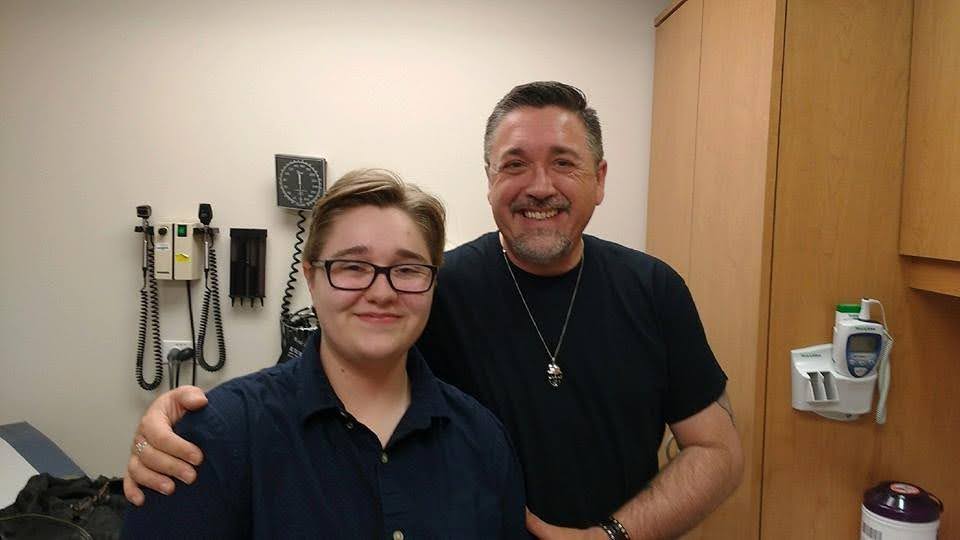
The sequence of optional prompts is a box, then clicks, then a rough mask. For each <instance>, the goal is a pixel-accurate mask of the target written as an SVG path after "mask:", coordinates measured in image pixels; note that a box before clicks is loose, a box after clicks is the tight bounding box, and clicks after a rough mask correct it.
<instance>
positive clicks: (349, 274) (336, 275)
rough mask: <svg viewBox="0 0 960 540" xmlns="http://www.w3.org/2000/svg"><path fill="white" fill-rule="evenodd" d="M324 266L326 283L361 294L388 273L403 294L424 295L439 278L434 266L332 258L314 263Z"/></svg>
mask: <svg viewBox="0 0 960 540" xmlns="http://www.w3.org/2000/svg"><path fill="white" fill-rule="evenodd" d="M313 265H314V266H317V265H322V266H323V269H324V271H325V272H326V274H327V281H328V282H330V286H331V287H333V288H334V289H340V290H341V291H362V290H364V289H368V288H370V286H371V285H373V282H374V281H376V279H377V276H378V275H380V274H386V276H387V283H389V284H390V287H392V288H393V290H395V291H397V292H401V293H424V292H427V291H429V290H430V287H432V286H433V282H434V280H435V279H436V278H437V267H436V266H434V265H432V264H394V265H392V266H377V265H375V264H372V263H368V262H366V261H351V260H346V259H329V260H325V261H314V262H313Z"/></svg>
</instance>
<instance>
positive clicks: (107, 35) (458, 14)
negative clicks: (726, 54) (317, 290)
mask: <svg viewBox="0 0 960 540" xmlns="http://www.w3.org/2000/svg"><path fill="white" fill-rule="evenodd" d="M666 3H667V1H666V0H648V1H645V2H641V1H630V0H624V1H613V0H611V1H595V2H582V1H579V0H561V1H557V0H551V1H546V0H543V1H541V0H537V1H524V2H515V1H508V0H497V1H490V2H447V1H439V0H438V1H419V2H414V1H399V2H396V1H366V2H364V1H324V2H294V1H287V2H246V3H238V2H226V1H209V2H192V1H183V2H143V1H140V2H121V1H97V2H95V1H85V2H79V1H73V2H68V1H56V2H55V1H43V2H36V1H33V0H5V1H4V2H2V3H0V181H2V198H0V245H2V246H3V250H4V251H3V265H2V267H0V268H2V270H0V305H2V324H0V362H2V369H0V423H6V422H12V421H18V420H28V421H30V422H31V423H33V424H34V425H35V426H37V427H38V428H39V429H40V430H42V431H43V432H45V433H46V434H48V435H49V436H50V437H51V438H52V439H54V440H55V441H56V442H57V443H59V444H60V445H61V446H62V447H63V448H64V449H65V450H66V451H67V453H68V454H70V455H71V456H73V457H75V459H76V460H77V461H78V463H79V465H80V466H81V467H83V468H84V469H85V470H87V471H88V473H90V474H94V475H96V474H107V475H114V474H120V473H121V472H122V470H123V467H124V465H125V461H126V456H127V452H128V447H129V443H130V437H131V434H132V430H133V428H134V426H135V424H136V421H137V419H138V418H139V415H140V412H141V411H142V409H143V408H144V407H145V406H146V404H147V403H148V402H149V401H150V400H151V399H152V397H153V393H148V392H145V391H143V390H141V389H140V388H139V387H138V386H137V385H136V383H135V382H134V374H133V364H134V357H135V344H136V326H137V316H138V291H139V287H140V241H139V238H138V237H137V235H135V234H134V232H133V226H134V225H135V224H137V219H136V213H135V210H134V208H135V206H137V205H139V204H145V203H147V204H151V205H152V206H153V209H154V215H155V216H161V215H163V216H188V217H189V216H195V215H196V209H197V203H199V202H210V203H212V205H213V210H214V225H216V226H219V227H221V228H223V229H224V230H226V229H229V228H230V227H254V228H266V229H268V230H269V237H268V268H267V282H268V283H267V293H268V295H269V296H268V298H267V306H266V308H264V309H250V308H239V306H238V307H237V308H231V307H229V302H227V305H226V306H225V310H224V311H225V326H226V334H227V339H228V348H229V359H228V364H227V368H226V369H225V370H223V371H222V372H220V373H217V374H207V373H203V374H202V376H201V379H200V380H201V384H202V385H203V386H206V387H209V386H212V385H215V384H216V383H218V382H220V381H223V380H225V379H227V378H230V377H234V376H237V375H240V374H243V373H247V372H250V371H252V370H256V369H259V368H261V367H264V366H267V365H271V364H273V363H274V361H275V360H276V358H277V354H278V347H279V336H278V330H277V318H278V314H279V301H280V296H281V294H282V288H283V283H284V281H285V277H286V266H287V265H288V264H289V260H290V255H291V249H292V244H293V240H292V232H293V230H294V222H295V217H294V216H293V215H292V214H290V213H287V212H285V211H282V210H279V209H278V208H276V206H275V195H274V180H273V174H274V173H273V155H274V154H276V153H294V154H304V155H315V156H323V157H326V158H327V159H328V161H329V172H330V176H331V178H336V177H337V176H339V175H340V174H342V173H343V172H345V171H347V170H350V169H352V168H355V167H361V166H381V167H387V168H391V169H394V170H397V171H398V172H400V173H401V174H402V175H403V176H405V177H406V178H407V179H409V180H412V181H416V182H418V183H420V184H421V185H423V186H424V187H426V188H428V189H430V190H433V191H435V192H436V193H438V194H439V195H441V197H442V198H443V199H444V200H445V202H446V204H447V205H448V209H449V215H450V237H451V242H452V243H453V244H457V243H461V242H463V241H467V240H470V239H472V238H474V237H475V236H477V235H479V234H480V233H483V232H485V231H488V230H492V227H493V221H492V219H491V217H490V214H489V208H488V206H487V203H486V200H485V198H484V196H485V189H486V185H485V177H484V175H483V170H482V160H481V140H482V133H483V125H484V121H485V119H486V116H487V114H488V113H489V111H490V109H491V108H492V106H493V105H494V103H495V102H496V101H497V100H498V99H499V98H500V97H501V96H502V95H503V94H504V93H505V92H506V91H508V90H509V89H510V88H511V87H512V86H514V85H516V84H519V83H523V82H527V81H531V80H542V79H556V80H561V81H566V82H569V83H572V84H574V85H577V86H579V87H580V88H582V89H583V90H584V91H586V93H587V95H588V96H589V98H590V100H591V102H592V104H593V105H594V106H595V107H596V108H597V109H598V111H599V113H600V117H601V121H602V122H603V127H604V139H605V142H606V152H607V156H608V160H609V162H610V173H609V176H608V180H607V197H606V201H605V202H604V204H603V206H602V207H601V208H600V209H599V210H598V213H597V214H596V215H595V217H594V219H593V222H592V223H591V225H590V227H589V229H588V231H589V232H592V233H594V234H597V235H601V236H604V237H606V238H609V239H612V240H615V241H618V242H621V243H623V244H626V245H629V246H632V247H636V248H642V247H643V239H644V234H645V231H644V226H645V221H646V219H645V215H646V211H645V208H646V185H647V182H646V179H647V171H648V153H649V146H650V144H649V132H650V107H651V93H652V72H653V70H652V64H653V28H652V21H653V17H654V16H655V15H656V13H657V12H658V11H659V10H660V9H661V8H662V7H663V6H664V4H666ZM218 249H219V252H220V259H221V261H225V262H224V264H223V265H222V267H223V270H222V271H221V275H223V276H224V277H223V278H222V282H223V283H222V294H223V296H224V298H226V293H227V282H228V279H227V278H226V277H225V275H226V274H227V268H228V265H227V264H226V261H228V259H229V256H228V254H229V242H228V239H227V238H222V239H221V240H220V241H219V242H218ZM304 288H305V287H304V286H303V285H302V283H301V284H300V286H299V289H300V293H303V289H304ZM199 291H200V288H199V286H198V287H197V288H195V292H197V296H199ZM161 294H162V296H163V308H164V311H163V317H162V331H163V335H164V337H165V338H168V339H176V338H184V337H186V336H188V335H189V333H188V322H187V321H188V319H187V316H186V296H185V294H184V290H183V288H182V286H177V287H163V288H162V290H161ZM305 303H306V295H305V294H301V295H300V296H299V298H298V299H297V300H296V302H295V306H296V307H300V306H302V305H305ZM210 345H213V343H211V344H210ZM213 354H214V351H213V350H211V349H208V355H210V356H212V355H213Z"/></svg>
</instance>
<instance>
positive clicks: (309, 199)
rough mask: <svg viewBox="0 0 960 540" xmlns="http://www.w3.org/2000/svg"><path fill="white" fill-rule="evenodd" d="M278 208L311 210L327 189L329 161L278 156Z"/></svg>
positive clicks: (276, 160)
mask: <svg viewBox="0 0 960 540" xmlns="http://www.w3.org/2000/svg"><path fill="white" fill-rule="evenodd" d="M275 162H276V168H277V206H281V207H283V208H293V209H295V210H311V209H313V205H314V204H316V202H317V199H319V198H320V196H321V195H323V193H324V191H326V187H327V160H325V159H323V158H312V157H304V156H290V155H283V154H277V155H276V156H275Z"/></svg>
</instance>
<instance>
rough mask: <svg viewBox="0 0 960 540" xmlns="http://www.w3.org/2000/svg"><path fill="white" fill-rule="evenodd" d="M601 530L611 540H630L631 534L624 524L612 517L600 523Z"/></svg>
mask: <svg viewBox="0 0 960 540" xmlns="http://www.w3.org/2000/svg"><path fill="white" fill-rule="evenodd" d="M600 528H601V529H603V532H605V533H607V537H608V538H610V540H630V533H628V532H627V529H626V528H624V526H623V524H621V523H620V522H619V521H617V518H615V517H613V516H610V517H608V518H607V519H605V520H603V521H601V522H600Z"/></svg>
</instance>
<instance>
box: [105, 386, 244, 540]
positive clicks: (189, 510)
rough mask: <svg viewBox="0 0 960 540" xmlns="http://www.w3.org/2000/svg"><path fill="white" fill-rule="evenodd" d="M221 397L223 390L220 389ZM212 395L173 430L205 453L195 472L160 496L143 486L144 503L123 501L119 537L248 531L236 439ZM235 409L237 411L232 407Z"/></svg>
mask: <svg viewBox="0 0 960 540" xmlns="http://www.w3.org/2000/svg"><path fill="white" fill-rule="evenodd" d="M221 396H222V394H221ZM223 405H225V404H224V403H223V402H222V401H218V400H216V399H214V396H213V395H211V399H210V402H209V404H208V405H207V406H206V407H205V408H203V409H201V410H200V411H197V412H194V413H190V414H188V415H187V416H185V417H184V418H183V419H182V420H181V421H180V422H179V423H178V424H177V426H176V428H175V431H176V433H177V434H178V435H180V436H181V437H183V438H185V439H187V440H189V441H191V442H193V443H194V444H196V445H197V446H199V447H200V448H201V449H202V450H203V453H204V459H203V462H202V463H201V464H200V466H199V467H197V477H196V480H194V482H193V484H190V485H187V484H184V483H182V482H180V481H179V480H175V483H176V489H175V490H174V492H173V494H172V495H169V496H165V495H163V494H160V493H157V492H155V491H153V490H150V489H146V488H144V490H143V491H144V495H145V496H146V498H145V502H144V504H143V505H142V506H140V507H133V506H129V505H128V509H127V512H126V514H125V516H124V521H123V529H122V533H121V538H138V539H139V538H186V537H189V538H242V537H245V536H248V534H249V529H248V523H249V515H248V512H245V511H244V510H243V505H242V503H241V500H242V493H243V490H242V489H238V483H241V482H242V473H241V471H242V465H241V464H240V459H239V457H240V456H241V455H242V449H241V448H240V446H242V443H241V441H238V439H237V430H235V429H232V428H231V427H230V426H229V425H228V424H227V422H226V421H225V418H229V416H228V415H227V414H226V413H227V412H228V411H227V410H226V409H229V407H223ZM232 412H236V411H232Z"/></svg>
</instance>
